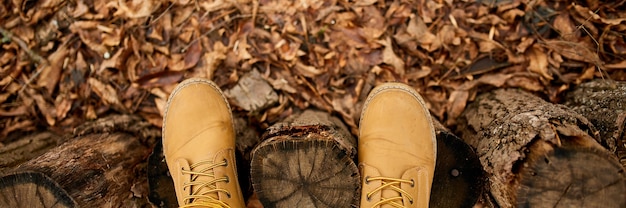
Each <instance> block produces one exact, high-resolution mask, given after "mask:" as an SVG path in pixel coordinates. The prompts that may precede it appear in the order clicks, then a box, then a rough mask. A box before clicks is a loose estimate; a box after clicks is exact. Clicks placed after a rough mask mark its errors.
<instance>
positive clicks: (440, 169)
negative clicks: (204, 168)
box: [0, 83, 626, 207]
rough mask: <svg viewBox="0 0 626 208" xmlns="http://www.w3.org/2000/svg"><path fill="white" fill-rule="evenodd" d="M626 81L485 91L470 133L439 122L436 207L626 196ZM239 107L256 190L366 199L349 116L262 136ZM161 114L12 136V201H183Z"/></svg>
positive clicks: (306, 198) (341, 203)
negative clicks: (561, 94)
mask: <svg viewBox="0 0 626 208" xmlns="http://www.w3.org/2000/svg"><path fill="white" fill-rule="evenodd" d="M624 86H625V85H623V83H614V84H613V85H611V84H608V85H605V84H602V83H600V84H597V83H596V84H583V85H581V86H580V87H579V88H577V89H575V90H574V91H572V92H570V93H568V96H567V97H566V102H565V104H566V105H567V106H569V107H571V109H570V108H568V107H567V106H565V105H559V104H552V103H548V102H546V101H544V100H543V99H541V98H539V97H537V96H535V95H532V94H530V93H527V92H524V91H522V90H518V89H500V90H495V91H492V92H487V93H484V94H481V95H479V96H477V97H476V99H475V101H474V102H473V103H471V104H470V105H469V106H467V108H466V109H465V111H464V112H463V114H462V115H461V117H460V119H459V122H458V124H459V125H458V126H457V127H456V130H455V131H456V132H457V133H458V134H457V135H461V137H457V136H456V135H455V134H454V133H452V132H451V131H450V130H448V129H447V128H445V127H444V126H442V125H441V124H439V123H438V122H437V123H436V124H435V127H436V133H437V142H438V151H437V159H438V160H437V164H436V167H435V178H434V180H433V188H432V193H431V200H430V207H472V206H474V205H475V204H476V202H477V201H479V203H482V204H483V205H484V206H487V207H596V206H602V207H626V173H625V171H624V167H623V166H622V164H620V163H619V160H618V157H621V158H623V151H624V150H623V149H622V148H623V147H624V146H623V141H622V140H623V139H624V133H623V130H624V117H625V116H624V115H623V114H624V112H625V110H624V108H623V105H622V103H624V102H622V101H623V100H624V92H625V90H624V89H623V88H624ZM620 93H621V94H620ZM581 96H582V97H581ZM583 97H587V98H592V99H585V98H583ZM590 100H593V101H590ZM594 116H595V117H594ZM235 117H236V118H235V124H236V132H237V143H236V144H237V150H238V151H237V160H238V161H237V162H238V164H237V165H238V171H239V176H240V183H241V187H242V190H243V192H244V195H245V197H246V198H249V197H250V196H252V197H253V198H258V200H259V201H260V202H262V206H266V207H294V206H295V207H328V205H329V204H332V205H333V206H337V207H350V206H352V207H355V206H357V207H358V199H359V194H360V190H359V187H360V181H359V178H360V177H359V171H358V169H357V165H356V161H357V158H356V155H357V154H356V150H357V146H356V145H357V139H358V138H356V137H355V136H353V135H352V134H350V133H349V131H348V129H347V128H346V126H345V125H344V124H343V122H342V121H341V120H339V119H338V118H336V117H334V116H332V115H330V114H329V113H327V112H321V111H316V110H306V111H303V112H295V113H294V114H293V115H292V116H291V117H289V118H287V119H285V120H283V121H281V122H278V123H275V124H274V125H272V126H270V127H269V128H267V129H266V130H265V133H264V134H263V135H262V136H259V134H258V132H257V131H256V128H255V127H254V126H253V124H251V123H248V121H247V120H246V119H245V118H244V117H241V116H235ZM586 117H588V118H589V119H587V118H586ZM149 126H150V124H148V123H147V122H145V121H143V120H141V119H139V118H138V117H134V116H125V115H118V116H111V117H107V118H104V119H100V120H97V121H94V122H91V123H88V124H85V125H83V126H81V127H78V128H77V129H76V131H75V133H74V134H72V135H68V136H58V135H56V134H53V133H49V132H44V133H40V134H34V135H31V136H27V137H24V138H23V139H21V140H16V141H15V143H11V144H8V145H5V146H3V147H1V148H0V155H8V156H7V157H2V158H0V164H1V165H2V166H0V173H1V174H2V175H3V176H2V177H0V195H2V196H5V197H0V207H19V206H22V207H32V206H40V207H76V206H79V207H86V206H94V207H102V206H112V207H128V206H149V203H151V204H152V205H153V206H157V207H175V206H176V200H175V198H174V197H175V194H174V189H173V186H172V185H173V184H172V183H171V179H170V177H169V176H168V171H167V166H166V165H165V163H164V161H163V158H162V151H160V147H161V145H160V144H158V143H157V141H158V140H159V136H160V135H159V134H160V131H159V130H158V129H156V128H154V127H149ZM461 138H462V139H461ZM416 151H419V150H416ZM622 162H623V161H622ZM148 184H149V186H148ZM253 192H254V193H256V194H255V195H253ZM6 196H10V197H6ZM148 198H149V201H150V202H148ZM258 206H261V205H260V204H257V205H256V207H258Z"/></svg>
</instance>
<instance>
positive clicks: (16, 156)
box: [0, 131, 64, 174]
mask: <svg viewBox="0 0 626 208" xmlns="http://www.w3.org/2000/svg"><path fill="white" fill-rule="evenodd" d="M63 141H64V138H63V137H61V136H59V135H56V134H54V133H52V132H47V131H46V132H39V133H35V134H31V135H28V136H25V137H23V138H21V139H18V140H16V141H14V142H11V143H9V144H7V145H5V146H2V147H0V174H2V173H3V172H4V171H6V170H7V169H10V168H13V167H15V166H16V165H19V164H21V163H23V162H26V161H28V160H30V159H32V158H34V157H37V156H39V155H42V154H43V153H45V152H47V151H48V150H50V149H51V148H54V147H56V146H58V145H59V144H60V143H62V142H63Z"/></svg>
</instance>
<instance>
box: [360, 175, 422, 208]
mask: <svg viewBox="0 0 626 208" xmlns="http://www.w3.org/2000/svg"><path fill="white" fill-rule="evenodd" d="M376 180H380V181H381V184H382V185H381V186H379V187H378V188H376V189H374V190H372V191H371V192H368V193H367V195H366V196H367V200H370V199H371V197H372V195H374V193H376V192H380V191H382V190H383V189H391V190H394V191H396V192H398V193H399V194H400V195H399V196H395V197H391V198H381V199H380V201H378V202H376V203H375V204H374V205H373V206H372V208H374V207H378V206H382V205H385V204H388V205H391V206H393V207H397V208H406V207H405V206H404V205H402V203H398V202H397V201H402V196H405V197H406V198H407V199H408V200H409V202H410V203H411V204H413V197H412V196H411V195H410V194H409V193H408V192H406V191H405V190H402V189H401V188H400V184H402V183H407V184H410V185H411V186H415V181H413V180H404V179H398V178H389V177H369V176H368V177H366V178H365V182H366V183H369V182H371V181H376Z"/></svg>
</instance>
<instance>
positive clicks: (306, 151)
mask: <svg viewBox="0 0 626 208" xmlns="http://www.w3.org/2000/svg"><path fill="white" fill-rule="evenodd" d="M355 159H356V140H355V139H354V137H352V135H350V133H349V132H348V130H347V128H346V127H345V126H344V125H343V123H342V122H341V121H340V120H339V119H337V118H335V117H331V116H330V115H329V114H327V113H324V112H319V111H312V110H307V111H304V112H303V113H302V114H299V115H294V116H292V117H291V118H288V119H286V120H285V121H283V122H279V123H276V124H274V125H273V126H271V127H270V128H268V129H267V132H266V133H265V134H264V136H263V141H262V142H261V144H259V145H258V146H257V147H256V148H255V149H254V150H253V151H252V164H251V170H250V171H251V172H250V175H251V179H252V185H253V187H254V190H255V192H256V193H257V195H258V197H259V199H260V201H261V202H262V203H263V205H264V206H265V207H352V206H357V205H358V200H359V191H360V190H359V188H360V182H359V181H360V177H359V171H358V168H357V165H356V164H355V162H354V161H355Z"/></svg>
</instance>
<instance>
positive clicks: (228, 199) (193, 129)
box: [163, 78, 245, 208]
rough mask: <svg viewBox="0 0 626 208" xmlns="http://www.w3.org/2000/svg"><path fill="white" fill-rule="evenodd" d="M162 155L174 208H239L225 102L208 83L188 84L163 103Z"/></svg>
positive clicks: (230, 125)
mask: <svg viewBox="0 0 626 208" xmlns="http://www.w3.org/2000/svg"><path fill="white" fill-rule="evenodd" d="M163 154H164V155H165V160H166V162H167V167H168V168H169V171H170V174H171V175H172V179H173V180H174V188H175V190H176V197H177V199H178V205H179V206H180V207H235V208H240V207H245V204H244V200H243V196H242V194H241V189H240V188H239V182H238V181H237V172H236V171H237V168H236V167H235V166H236V165H235V132H234V127H233V119H232V115H231V111H230V106H229V105H228V101H226V98H225V97H224V95H223V93H222V91H221V90H220V89H219V87H217V86H216V85H215V84H214V83H213V82H211V81H209V80H205V79H197V78H194V79H188V80H185V81H184V82H182V83H180V84H179V85H178V86H177V87H176V89H174V92H172V94H171V95H170V97H169V100H168V102H167V106H166V108H165V115H164V117H163Z"/></svg>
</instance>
